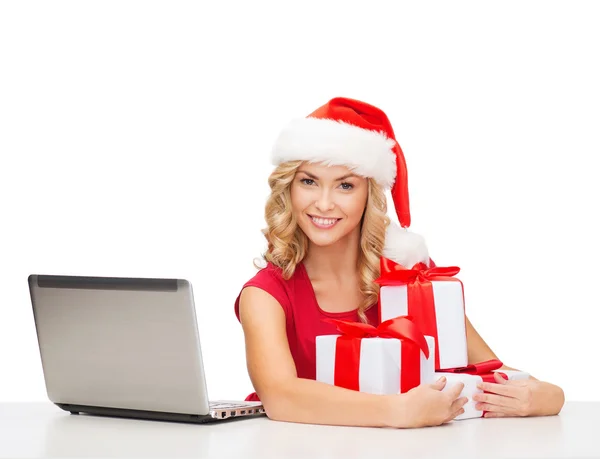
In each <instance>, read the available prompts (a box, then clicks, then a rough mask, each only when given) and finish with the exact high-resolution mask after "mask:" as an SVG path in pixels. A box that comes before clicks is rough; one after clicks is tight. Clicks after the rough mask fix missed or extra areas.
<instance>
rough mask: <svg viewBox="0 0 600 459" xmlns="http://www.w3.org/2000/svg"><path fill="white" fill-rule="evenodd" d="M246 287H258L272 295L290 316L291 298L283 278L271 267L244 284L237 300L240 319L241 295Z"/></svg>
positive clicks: (237, 314) (236, 307) (236, 312)
mask: <svg viewBox="0 0 600 459" xmlns="http://www.w3.org/2000/svg"><path fill="white" fill-rule="evenodd" d="M246 287H257V288H260V289H261V290H264V291H265V292H267V293H268V294H269V295H271V296H272V297H273V298H275V300H277V302H278V303H279V304H280V305H281V307H282V308H283V311H284V313H285V316H286V318H288V319H289V317H290V308H291V305H290V298H289V296H288V293H287V291H286V289H285V286H284V284H283V280H282V279H281V278H280V277H279V276H277V274H276V273H275V272H274V270H273V269H271V268H268V267H267V268H263V269H261V270H260V271H259V272H257V273H256V275H255V276H254V277H253V278H252V279H250V280H249V281H248V282H246V283H245V284H244V286H243V287H242V289H241V290H240V293H239V294H238V296H237V298H236V300H235V316H236V317H237V319H238V321H239V320H240V296H241V294H242V290H244V289H245V288H246Z"/></svg>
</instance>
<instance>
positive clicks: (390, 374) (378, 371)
mask: <svg viewBox="0 0 600 459" xmlns="http://www.w3.org/2000/svg"><path fill="white" fill-rule="evenodd" d="M339 336H340V335H323V336H317V338H316V346H317V377H316V379H317V381H321V382H324V383H327V384H331V385H334V381H335V363H336V362H335V354H336V344H337V339H338V337H339ZM355 339H359V338H355ZM425 340H426V341H427V346H428V347H429V358H426V357H425V354H424V353H423V351H419V352H420V357H421V360H420V362H421V371H420V381H421V384H423V383H431V382H433V374H434V371H435V368H434V362H435V361H434V352H435V340H434V339H433V338H432V337H431V336H426V337H425ZM405 345H407V344H406V343H404V342H403V341H402V340H399V339H396V338H362V339H361V347H360V363H359V370H358V371H359V391H360V392H367V393H370V394H379V395H389V394H399V393H400V382H401V378H402V371H403V368H402V361H401V360H402V357H401V355H402V346H405ZM411 346H414V344H411ZM348 364H350V362H348ZM406 370H408V369H406Z"/></svg>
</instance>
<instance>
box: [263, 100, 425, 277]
mask: <svg viewBox="0 0 600 459" xmlns="http://www.w3.org/2000/svg"><path fill="white" fill-rule="evenodd" d="M294 160H302V161H309V162H312V163H323V164H326V165H329V166H346V167H348V168H349V169H351V170H352V171H353V172H354V173H356V174H358V175H362V176H364V177H371V178H373V179H374V180H375V181H377V182H378V183H379V184H381V185H382V186H383V188H384V189H386V190H387V189H390V190H391V195H392V199H393V201H394V207H395V209H396V214H397V215H398V221H399V222H400V225H401V226H402V228H401V227H399V226H398V225H396V224H395V223H392V224H390V226H389V227H388V228H387V232H386V241H385V248H384V256H385V257H386V258H390V259H391V260H393V261H395V262H396V263H400V264H401V265H403V266H407V267H412V266H413V265H414V264H415V263H418V262H425V263H427V264H428V263H429V256H428V253H427V247H426V246H425V242H424V240H423V238H422V237H421V236H419V235H417V234H415V233H410V232H408V231H407V230H406V228H408V227H409V226H410V206H409V199H408V180H407V171H406V161H405V159H404V154H403V152H402V149H401V148H400V145H399V144H398V142H397V141H396V138H395V135H394V130H393V129H392V125H391V123H390V121H389V120H388V117H387V116H386V114H385V113H384V112H383V111H382V110H380V109H379V108H377V107H375V106H373V105H370V104H367V103H366V102H361V101H359V100H355V99H348V98H345V97H336V98H334V99H331V100H330V101H329V102H327V103H326V104H325V105H323V106H321V107H319V108H318V109H316V110H315V111H314V112H312V113H311V114H310V115H308V116H307V117H305V118H300V119H297V120H294V121H292V122H291V123H289V124H288V125H287V126H286V127H285V128H284V129H283V130H282V131H281V132H280V134H279V136H278V138H277V140H276V142H275V145H274V146H273V151H272V162H273V164H275V165H277V164H281V163H283V162H286V161H294ZM388 255H389V256H388ZM411 263H412V264H411Z"/></svg>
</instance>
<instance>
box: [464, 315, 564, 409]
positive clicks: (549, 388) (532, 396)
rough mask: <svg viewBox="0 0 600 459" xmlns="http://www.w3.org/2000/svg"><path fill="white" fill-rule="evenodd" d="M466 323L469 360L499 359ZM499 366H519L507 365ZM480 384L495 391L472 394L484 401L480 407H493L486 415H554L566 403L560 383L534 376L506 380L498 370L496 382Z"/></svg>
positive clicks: (503, 368)
mask: <svg viewBox="0 0 600 459" xmlns="http://www.w3.org/2000/svg"><path fill="white" fill-rule="evenodd" d="M466 323H467V349H468V355H469V363H478V362H483V361H485V360H490V359H497V358H498V357H497V356H496V354H495V353H494V352H493V351H492V350H491V349H490V347H489V346H488V345H487V343H486V342H485V341H484V340H483V338H482V337H481V336H480V335H479V333H477V331H476V330H475V328H474V327H473V325H472V324H471V322H470V321H469V319H468V318H467V319H466ZM500 369H501V370H516V368H511V367H509V366H507V365H503V366H502V367H501V368H500ZM517 371H518V370H517ZM480 388H481V389H483V390H485V391H488V392H492V393H493V394H491V395H490V394H476V395H475V396H474V397H473V399H474V400H475V401H477V402H481V403H479V405H478V408H479V409H482V410H486V411H490V412H489V413H487V414H486V417H498V416H505V415H506V416H508V415H512V416H545V415H553V414H557V413H559V412H560V410H561V409H562V407H563V405H564V403H565V395H564V392H563V390H562V389H561V388H560V387H558V386H556V385H554V384H550V383H548V382H543V381H539V380H538V379H536V378H534V377H533V376H530V377H529V380H525V381H505V380H504V378H503V377H502V376H501V375H500V374H497V375H496V383H482V385H481V387H480Z"/></svg>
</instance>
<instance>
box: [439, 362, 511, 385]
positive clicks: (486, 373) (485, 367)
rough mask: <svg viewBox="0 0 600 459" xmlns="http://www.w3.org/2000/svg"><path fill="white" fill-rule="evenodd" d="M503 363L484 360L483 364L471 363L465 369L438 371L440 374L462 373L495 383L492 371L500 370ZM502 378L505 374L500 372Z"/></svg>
mask: <svg viewBox="0 0 600 459" xmlns="http://www.w3.org/2000/svg"><path fill="white" fill-rule="evenodd" d="M502 365H503V363H502V362H501V361H500V360H498V359H491V360H486V361H484V362H479V363H472V364H470V365H467V366H466V367H457V368H448V369H446V370H440V372H442V373H463V374H467V375H477V376H480V377H481V379H483V380H484V381H485V382H496V381H495V380H494V370H498V369H499V368H501V367H502ZM500 374H502V375H503V376H504V377H506V374H504V373H502V372H500Z"/></svg>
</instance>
